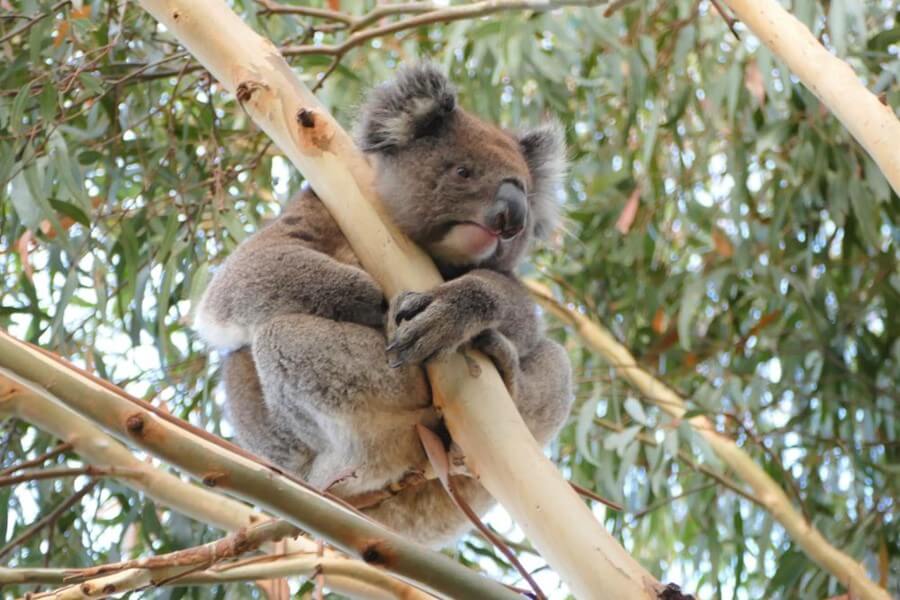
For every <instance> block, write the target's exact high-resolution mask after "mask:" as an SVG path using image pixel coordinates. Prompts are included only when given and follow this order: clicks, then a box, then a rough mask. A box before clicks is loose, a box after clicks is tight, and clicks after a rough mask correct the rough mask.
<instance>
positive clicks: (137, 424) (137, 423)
mask: <svg viewBox="0 0 900 600" xmlns="http://www.w3.org/2000/svg"><path fill="white" fill-rule="evenodd" d="M125 428H126V429H127V430H128V432H129V433H132V434H134V435H140V434H142V433H143V432H144V416H143V415H142V414H140V413H135V414H133V415H130V416H129V417H128V418H127V419H125Z"/></svg>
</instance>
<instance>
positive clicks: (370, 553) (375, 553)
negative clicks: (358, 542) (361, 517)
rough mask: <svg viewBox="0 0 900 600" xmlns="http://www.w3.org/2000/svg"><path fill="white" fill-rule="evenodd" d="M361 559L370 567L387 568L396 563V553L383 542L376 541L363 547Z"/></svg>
mask: <svg viewBox="0 0 900 600" xmlns="http://www.w3.org/2000/svg"><path fill="white" fill-rule="evenodd" d="M360 557H361V558H362V559H363V560H364V561H366V562H367V563H369V564H370V565H379V566H382V567H387V566H389V565H390V564H391V563H393V562H394V558H395V557H394V553H393V552H391V550H390V548H388V547H387V545H386V544H385V543H384V541H382V540H375V541H372V542H369V543H368V544H366V545H365V546H363V548H362V551H361V552H360Z"/></svg>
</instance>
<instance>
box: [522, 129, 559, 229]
mask: <svg viewBox="0 0 900 600" xmlns="http://www.w3.org/2000/svg"><path fill="white" fill-rule="evenodd" d="M519 145H520V146H521V147H522V153H523V154H524V155H525V161H526V162H527V163H528V170H529V171H531V180H532V184H531V190H530V193H529V202H530V204H531V210H532V211H533V214H534V235H535V237H537V238H547V237H548V236H549V235H550V233H552V232H553V230H554V229H556V225H557V223H558V221H559V202H558V201H557V199H556V192H557V191H558V190H559V186H560V185H561V184H562V179H563V176H564V175H565V173H566V136H565V130H564V129H563V126H562V124H561V123H560V122H559V121H556V120H554V121H550V122H548V123H545V124H544V125H541V126H540V127H538V128H536V129H532V130H530V131H526V132H525V133H522V134H520V135H519Z"/></svg>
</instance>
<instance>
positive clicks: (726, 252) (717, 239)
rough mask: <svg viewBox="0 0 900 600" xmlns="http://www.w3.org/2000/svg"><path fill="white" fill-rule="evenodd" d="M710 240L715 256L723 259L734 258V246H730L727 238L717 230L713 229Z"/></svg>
mask: <svg viewBox="0 0 900 600" xmlns="http://www.w3.org/2000/svg"><path fill="white" fill-rule="evenodd" d="M712 239H713V246H714V247H715V249H716V254H718V255H719V256H721V257H723V258H731V257H732V256H734V246H732V245H731V241H730V240H729V239H728V236H726V235H725V234H724V233H722V232H721V231H719V230H718V229H713V231H712Z"/></svg>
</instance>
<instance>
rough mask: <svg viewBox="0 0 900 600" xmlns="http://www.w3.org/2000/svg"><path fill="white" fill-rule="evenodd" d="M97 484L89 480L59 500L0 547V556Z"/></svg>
mask: <svg viewBox="0 0 900 600" xmlns="http://www.w3.org/2000/svg"><path fill="white" fill-rule="evenodd" d="M96 485H97V482H96V481H89V482H88V483H87V484H85V486H84V487H83V488H81V489H80V490H78V491H77V492H75V493H74V494H72V495H71V496H69V497H68V498H67V499H66V500H64V501H63V502H61V503H60V504H59V505H58V506H57V507H56V508H54V509H53V510H52V511H50V512H49V513H47V515H46V516H44V517H41V518H40V519H38V520H37V521H35V522H34V523H32V524H31V526H29V527H28V528H27V529H26V530H25V531H23V532H22V533H20V534H19V535H18V536H16V537H14V538H13V539H12V540H10V541H9V543H8V544H7V545H6V546H4V547H3V548H0V558H3V557H4V556H6V555H7V554H9V553H10V552H12V551H13V550H15V548H16V546H19V545H21V544H23V543H25V542H26V541H28V540H29V539H31V538H32V537H33V536H35V535H37V533H38V532H40V531H41V529H43V528H44V527H46V526H47V525H49V524H51V523H53V522H54V521H56V519H58V518H59V517H60V516H61V515H62V514H63V513H65V512H66V511H67V510H69V509H70V508H71V507H72V506H73V505H74V504H75V503H77V502H78V501H79V500H81V499H82V498H84V497H85V496H86V495H87V494H88V493H90V492H91V490H93V489H94V486H96Z"/></svg>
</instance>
